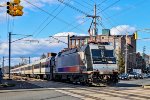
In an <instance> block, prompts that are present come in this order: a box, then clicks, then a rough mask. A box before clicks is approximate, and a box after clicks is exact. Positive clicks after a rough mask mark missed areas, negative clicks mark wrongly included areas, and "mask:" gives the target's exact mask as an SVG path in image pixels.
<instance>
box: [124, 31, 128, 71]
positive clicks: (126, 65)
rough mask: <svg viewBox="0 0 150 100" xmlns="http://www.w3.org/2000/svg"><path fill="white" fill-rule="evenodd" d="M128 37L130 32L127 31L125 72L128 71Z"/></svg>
mask: <svg viewBox="0 0 150 100" xmlns="http://www.w3.org/2000/svg"><path fill="white" fill-rule="evenodd" d="M127 39H128V34H127V33H126V39H125V41H126V44H125V74H127V73H128V68H127V67H128V43H127Z"/></svg>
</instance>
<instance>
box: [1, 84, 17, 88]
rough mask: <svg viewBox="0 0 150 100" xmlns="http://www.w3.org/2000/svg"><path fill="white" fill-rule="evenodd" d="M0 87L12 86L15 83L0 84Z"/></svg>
mask: <svg viewBox="0 0 150 100" xmlns="http://www.w3.org/2000/svg"><path fill="white" fill-rule="evenodd" d="M0 86H1V87H14V86H16V85H15V84H0Z"/></svg>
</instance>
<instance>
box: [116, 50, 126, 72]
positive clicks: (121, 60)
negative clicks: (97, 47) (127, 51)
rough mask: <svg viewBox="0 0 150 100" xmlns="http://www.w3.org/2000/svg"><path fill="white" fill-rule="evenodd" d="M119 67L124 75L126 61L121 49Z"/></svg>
mask: <svg viewBox="0 0 150 100" xmlns="http://www.w3.org/2000/svg"><path fill="white" fill-rule="evenodd" d="M118 67H119V72H120V73H124V71H125V61H124V57H123V54H122V52H121V50H120V49H119V53H118Z"/></svg>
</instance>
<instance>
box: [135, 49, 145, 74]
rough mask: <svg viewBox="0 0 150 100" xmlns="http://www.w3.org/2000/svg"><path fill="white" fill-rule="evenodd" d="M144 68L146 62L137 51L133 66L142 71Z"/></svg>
mask: <svg viewBox="0 0 150 100" xmlns="http://www.w3.org/2000/svg"><path fill="white" fill-rule="evenodd" d="M145 68H146V62H145V60H144V58H143V56H142V55H141V54H140V53H139V52H138V53H137V54H136V67H135V69H141V70H142V72H144V70H145Z"/></svg>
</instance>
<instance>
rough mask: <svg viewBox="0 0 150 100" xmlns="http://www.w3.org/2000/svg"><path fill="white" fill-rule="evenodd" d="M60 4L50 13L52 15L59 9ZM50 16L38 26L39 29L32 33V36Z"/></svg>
mask: <svg viewBox="0 0 150 100" xmlns="http://www.w3.org/2000/svg"><path fill="white" fill-rule="evenodd" d="M60 5H61V3H60V4H59V5H58V6H57V7H56V8H55V9H54V10H53V11H52V12H51V13H54V12H55V11H56V10H57V9H58V8H59V7H60ZM50 17H51V16H48V17H47V18H46V19H45V20H44V21H43V22H42V23H41V24H40V25H39V27H38V28H37V29H36V30H35V31H34V32H33V35H34V34H35V33H36V32H37V30H38V29H40V28H41V27H42V25H43V24H44V23H45V22H46V21H47V20H48V19H49V18H50Z"/></svg>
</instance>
